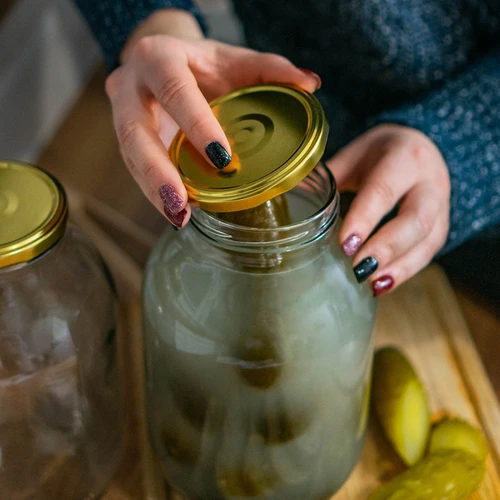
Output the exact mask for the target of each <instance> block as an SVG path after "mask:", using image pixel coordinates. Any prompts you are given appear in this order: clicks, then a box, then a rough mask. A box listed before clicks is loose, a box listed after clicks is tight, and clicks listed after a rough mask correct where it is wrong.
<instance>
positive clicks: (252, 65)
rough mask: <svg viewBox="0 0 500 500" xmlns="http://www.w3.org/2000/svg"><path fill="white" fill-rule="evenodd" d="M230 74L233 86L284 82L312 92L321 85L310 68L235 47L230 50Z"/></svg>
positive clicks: (275, 56) (281, 58) (282, 58)
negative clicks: (302, 67) (303, 67)
mask: <svg viewBox="0 0 500 500" xmlns="http://www.w3.org/2000/svg"><path fill="white" fill-rule="evenodd" d="M231 59H232V61H231V64H230V65H229V66H230V67H231V74H230V75H227V76H228V78H229V79H230V81H231V83H232V84H233V86H234V87H235V88H238V87H244V86H247V85H255V84H258V83H284V84H292V85H297V86H298V87H301V88H303V89H304V90H307V91H308V92H311V93H312V92H314V91H316V90H318V89H319V88H320V87H321V78H320V77H319V76H318V75H317V74H316V73H314V72H313V71H311V70H307V69H301V68H297V66H295V65H294V64H293V63H292V62H291V61H289V60H288V59H287V58H286V57H283V56H280V55H277V54H268V53H262V52H256V51H254V50H249V49H243V48H237V49H236V50H233V51H231Z"/></svg>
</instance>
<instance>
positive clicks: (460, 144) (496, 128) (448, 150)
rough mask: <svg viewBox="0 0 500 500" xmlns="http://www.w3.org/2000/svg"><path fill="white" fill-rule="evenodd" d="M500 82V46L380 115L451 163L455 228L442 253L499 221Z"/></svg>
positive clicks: (452, 212)
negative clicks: (422, 137) (418, 135)
mask: <svg viewBox="0 0 500 500" xmlns="http://www.w3.org/2000/svg"><path fill="white" fill-rule="evenodd" d="M499 82H500V50H496V51H494V52H491V53H489V54H488V55H487V56H485V57H483V58H482V59H480V60H478V61H477V62H476V63H475V64H474V65H473V66H470V67H469V68H468V69H467V70H465V71H463V72H462V73H460V74H458V75H456V76H455V78H453V79H451V80H449V81H448V82H447V83H446V84H444V85H443V86H442V87H440V88H439V89H436V90H434V91H432V92H431V93H430V94H427V95H426V96H425V97H424V98H423V99H422V100H420V101H419V102H413V103H411V104H408V105H405V106H403V107H401V108H398V109H394V110H390V111H387V112H385V113H383V114H381V115H380V116H378V117H377V119H376V122H377V123H381V122H392V123H399V124H402V125H407V126H410V127H413V128H416V129H418V130H420V131H422V132H424V133H425V134H426V135H427V136H428V137H430V138H431V139H432V140H433V141H434V143H435V144H436V145H437V146H438V148H439V149H440V151H441V153H442V155H443V157H444V159H445V161H446V163H447V165H448V169H449V173H450V179H451V211H450V230H449V233H448V239H447V242H446V244H445V246H444V247H443V249H442V250H441V252H440V254H444V253H446V252H448V251H449V250H452V249H453V248H454V247H456V246H458V245H460V244H461V243H463V242H464V241H466V240H467V239H469V238H471V237H473V236H475V235H476V234H477V233H479V232H480V231H482V230H483V229H485V228H487V227H491V226H494V225H497V224H500V83H499Z"/></svg>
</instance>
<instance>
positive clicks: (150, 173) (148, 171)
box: [141, 159, 156, 184]
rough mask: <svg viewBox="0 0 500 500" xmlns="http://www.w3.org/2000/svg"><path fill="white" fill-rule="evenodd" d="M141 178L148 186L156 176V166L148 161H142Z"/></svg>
mask: <svg viewBox="0 0 500 500" xmlns="http://www.w3.org/2000/svg"><path fill="white" fill-rule="evenodd" d="M141 171H142V176H143V177H144V179H145V180H146V182H148V184H151V183H152V180H153V179H154V177H155V176H156V164H155V163H153V162H152V161H150V160H146V159H145V160H144V161H143V163H142V165H141Z"/></svg>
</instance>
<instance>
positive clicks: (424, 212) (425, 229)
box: [415, 207, 436, 238]
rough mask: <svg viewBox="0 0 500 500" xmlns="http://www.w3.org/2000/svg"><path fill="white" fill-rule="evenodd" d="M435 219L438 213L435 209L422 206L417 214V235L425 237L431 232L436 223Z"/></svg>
mask: <svg viewBox="0 0 500 500" xmlns="http://www.w3.org/2000/svg"><path fill="white" fill-rule="evenodd" d="M435 219H436V214H435V213H434V211H433V210H430V209H429V208H427V207H421V208H420V209H419V210H418V211H417V212H416V214H415V227H416V233H417V236H419V237H420V238H423V237H425V236H426V235H427V234H429V233H430V231H431V229H432V227H433V225H434V222H435Z"/></svg>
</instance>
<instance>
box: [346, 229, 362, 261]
mask: <svg viewBox="0 0 500 500" xmlns="http://www.w3.org/2000/svg"><path fill="white" fill-rule="evenodd" d="M360 246H361V236H359V234H357V233H353V234H351V235H350V236H348V237H347V238H346V239H345V241H344V243H342V251H343V252H344V254H345V256H346V257H352V256H353V255H354V254H355V253H356V252H357V251H358V248H359V247H360Z"/></svg>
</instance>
